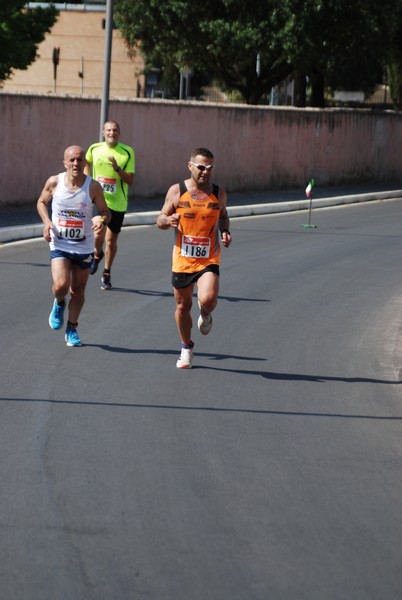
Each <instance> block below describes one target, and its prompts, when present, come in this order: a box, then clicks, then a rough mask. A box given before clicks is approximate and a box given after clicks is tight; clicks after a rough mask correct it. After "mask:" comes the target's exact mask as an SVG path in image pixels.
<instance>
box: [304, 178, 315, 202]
mask: <svg viewBox="0 0 402 600" xmlns="http://www.w3.org/2000/svg"><path fill="white" fill-rule="evenodd" d="M313 188H314V179H310V181H309V182H308V186H307V187H306V198H310V196H311V194H312V193H313Z"/></svg>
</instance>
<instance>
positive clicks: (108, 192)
mask: <svg viewBox="0 0 402 600" xmlns="http://www.w3.org/2000/svg"><path fill="white" fill-rule="evenodd" d="M103 137H104V140H105V141H104V142H98V143H95V144H92V145H91V146H90V147H89V148H88V150H87V153H86V156H85V158H86V160H87V163H88V165H89V166H87V170H86V172H87V173H88V174H90V173H91V168H92V177H93V178H94V179H96V180H97V181H99V183H100V184H101V186H102V188H103V193H104V196H105V200H106V204H107V206H108V208H109V210H110V212H111V215H112V218H111V221H110V223H109V224H108V226H107V230H106V231H105V232H103V234H100V235H96V236H95V251H94V258H93V261H92V264H91V268H90V273H91V275H93V274H94V273H96V271H97V269H98V265H99V262H100V261H101V260H102V258H103V256H105V268H104V270H103V275H102V279H101V288H102V289H103V290H110V289H111V288H112V283H111V279H110V271H111V268H112V264H113V261H114V258H115V256H116V253H117V238H118V235H119V233H120V231H121V228H122V225H123V220H124V215H125V213H126V210H127V205H128V187H129V186H130V185H132V184H133V181H134V172H135V155H134V150H133V148H131V146H127V145H126V144H122V143H120V142H119V139H120V126H119V124H118V123H117V122H116V121H107V122H106V123H105V124H104V127H103ZM105 238H106V250H105V253H104V252H103V244H104V241H105Z"/></svg>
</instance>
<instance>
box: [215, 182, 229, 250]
mask: <svg viewBox="0 0 402 600" xmlns="http://www.w3.org/2000/svg"><path fill="white" fill-rule="evenodd" d="M218 200H219V208H220V212H219V222H218V228H219V231H220V232H221V238H222V244H223V245H224V246H225V248H228V247H229V246H230V244H231V242H232V235H231V233H230V231H229V227H230V221H229V215H228V211H227V208H226V202H227V196H226V192H225V190H223V189H222V188H219V198H218Z"/></svg>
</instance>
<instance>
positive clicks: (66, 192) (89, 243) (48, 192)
mask: <svg viewBox="0 0 402 600" xmlns="http://www.w3.org/2000/svg"><path fill="white" fill-rule="evenodd" d="M85 165H86V160H85V154H84V150H83V149H82V148H81V147H80V146H70V147H69V148H66V150H65V152H64V166H65V168H66V172H65V173H59V174H58V175H52V176H51V177H49V179H48V180H47V181H46V183H45V186H44V188H43V190H42V192H41V195H40V196H39V199H38V202H37V208H38V213H39V215H40V217H41V219H42V221H43V224H44V227H43V237H44V238H45V240H47V241H48V242H49V247H50V258H51V269H52V279H53V294H54V302H53V308H52V311H51V313H50V315H49V325H50V327H51V328H52V329H61V327H62V326H63V322H64V310H65V307H66V300H65V298H66V296H67V294H68V293H69V292H70V301H69V303H68V321H67V328H66V332H65V340H66V342H67V346H81V345H82V344H81V340H80V338H79V337H78V333H77V326H78V317H79V315H80V313H81V310H82V307H83V305H84V301H85V287H86V284H87V281H88V276H89V268H90V266H91V261H92V257H93V247H94V232H100V231H102V230H103V229H104V228H105V227H106V225H107V224H108V222H109V221H110V211H109V209H108V207H107V205H106V202H105V199H104V196H103V190H102V187H101V185H100V183H98V182H97V181H94V180H93V179H92V178H91V177H89V176H87V175H85V173H84V167H85ZM50 204H52V218H50V217H49V206H50ZM94 205H95V206H96V208H97V209H98V212H99V215H97V216H96V217H94V218H93V219H91V217H92V214H93V209H94Z"/></svg>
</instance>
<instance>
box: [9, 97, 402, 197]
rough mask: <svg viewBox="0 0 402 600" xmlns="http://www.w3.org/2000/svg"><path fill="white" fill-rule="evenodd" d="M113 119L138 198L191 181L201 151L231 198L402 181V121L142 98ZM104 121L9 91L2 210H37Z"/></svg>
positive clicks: (120, 106) (85, 102) (400, 116)
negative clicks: (127, 149) (67, 158)
mask: <svg viewBox="0 0 402 600" xmlns="http://www.w3.org/2000/svg"><path fill="white" fill-rule="evenodd" d="M109 116H110V118H113V119H116V120H117V121H119V122H120V125H121V130H122V137H121V141H122V142H125V143H128V144H130V145H132V146H133V147H134V150H135V153H136V157H137V174H136V180H135V184H134V186H133V188H132V190H133V195H134V196H137V197H154V196H163V195H164V194H165V192H166V190H167V188H168V187H169V186H170V185H171V184H172V183H175V182H176V181H178V180H180V179H183V178H184V177H186V176H187V174H188V171H187V160H188V158H189V153H190V151H191V150H192V149H193V148H194V147H196V146H206V147H208V148H210V149H211V150H212V151H213V153H214V154H215V158H216V165H217V169H216V176H215V177H216V181H217V183H219V184H220V185H223V186H224V187H226V189H227V190H228V191H229V192H230V191H231V192H235V191H241V190H244V191H246V190H248V191H251V190H263V189H280V188H292V187H299V186H300V187H301V186H304V187H305V185H306V183H307V181H308V180H309V179H310V178H311V177H315V178H316V183H317V184H320V183H321V184H339V183H351V182H362V181H367V180H371V181H378V182H380V181H381V182H386V181H395V180H400V179H401V152H400V148H401V144H402V113H395V112H371V111H355V110H346V109H343V110H332V109H326V110H319V109H294V108H288V107H286V108H279V107H249V106H244V105H222V104H209V103H201V102H185V101H183V102H175V101H164V100H145V99H133V100H121V101H119V100H111V102H110V105H109ZM99 118H100V100H99V99H94V98H92V99H91V98H80V97H57V96H54V95H52V96H38V95H19V94H11V93H6V92H0V130H1V132H2V143H1V146H0V164H1V185H0V204H3V205H4V204H7V203H8V204H22V203H25V202H31V201H34V200H35V199H36V198H37V197H38V195H39V193H40V191H41V189H42V187H43V185H44V182H45V180H46V179H47V177H48V176H50V175H52V174H55V173H58V172H59V171H61V170H63V165H62V158H63V151H64V148H65V147H67V146H69V145H71V144H79V145H81V146H83V147H84V148H87V146H88V145H89V144H90V143H92V142H94V141H97V139H98V135H99V133H98V132H99Z"/></svg>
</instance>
